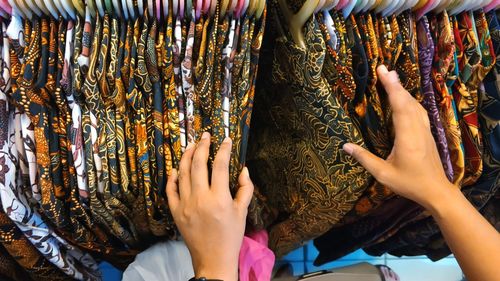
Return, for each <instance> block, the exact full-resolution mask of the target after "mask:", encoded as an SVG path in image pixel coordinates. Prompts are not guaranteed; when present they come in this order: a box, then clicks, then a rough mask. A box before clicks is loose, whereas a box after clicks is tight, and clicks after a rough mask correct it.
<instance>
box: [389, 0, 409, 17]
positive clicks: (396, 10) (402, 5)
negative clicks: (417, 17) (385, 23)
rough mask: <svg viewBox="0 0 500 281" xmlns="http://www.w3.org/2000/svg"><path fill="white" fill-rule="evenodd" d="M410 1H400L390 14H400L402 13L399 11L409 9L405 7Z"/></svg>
mask: <svg viewBox="0 0 500 281" xmlns="http://www.w3.org/2000/svg"><path fill="white" fill-rule="evenodd" d="M408 2H410V1H406V0H402V1H399V3H398V5H397V6H396V7H395V8H394V9H393V10H392V11H391V12H390V14H391V15H399V14H400V12H399V11H401V10H402V11H404V10H407V9H405V7H406V5H408Z"/></svg>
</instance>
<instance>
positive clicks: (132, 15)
mask: <svg viewBox="0 0 500 281" xmlns="http://www.w3.org/2000/svg"><path fill="white" fill-rule="evenodd" d="M126 1H127V5H126V7H127V10H128V17H129V19H131V20H133V19H135V16H136V15H135V7H134V1H133V0H126ZM167 1H168V0H167Z"/></svg>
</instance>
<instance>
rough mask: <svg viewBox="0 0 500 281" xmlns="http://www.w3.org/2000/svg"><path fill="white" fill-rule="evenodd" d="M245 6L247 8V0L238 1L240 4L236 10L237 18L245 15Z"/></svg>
mask: <svg viewBox="0 0 500 281" xmlns="http://www.w3.org/2000/svg"><path fill="white" fill-rule="evenodd" d="M244 6H245V0H238V3H237V4H236V8H235V11H234V14H235V16H236V18H240V17H241V15H242V14H243V7H244Z"/></svg>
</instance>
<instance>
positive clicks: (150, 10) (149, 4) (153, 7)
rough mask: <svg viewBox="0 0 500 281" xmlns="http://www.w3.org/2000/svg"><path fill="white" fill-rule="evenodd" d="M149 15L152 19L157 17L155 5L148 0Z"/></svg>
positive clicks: (151, 0)
mask: <svg viewBox="0 0 500 281" xmlns="http://www.w3.org/2000/svg"><path fill="white" fill-rule="evenodd" d="M147 3H148V7H147V8H148V15H149V17H150V18H153V16H154V15H155V5H154V4H153V0H148V2H147Z"/></svg>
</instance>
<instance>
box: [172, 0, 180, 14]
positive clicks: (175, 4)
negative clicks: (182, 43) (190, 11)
mask: <svg viewBox="0 0 500 281" xmlns="http://www.w3.org/2000/svg"><path fill="white" fill-rule="evenodd" d="M178 11H179V0H172V13H173V15H174V18H176V17H177V12H178Z"/></svg>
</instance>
